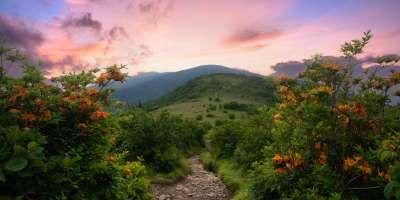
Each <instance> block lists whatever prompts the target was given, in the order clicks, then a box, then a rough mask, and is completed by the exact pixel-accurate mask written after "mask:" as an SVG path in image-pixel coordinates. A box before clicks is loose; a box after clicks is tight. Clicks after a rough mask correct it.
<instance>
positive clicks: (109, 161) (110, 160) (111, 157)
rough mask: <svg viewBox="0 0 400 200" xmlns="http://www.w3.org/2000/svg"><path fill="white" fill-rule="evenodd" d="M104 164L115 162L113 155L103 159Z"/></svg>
mask: <svg viewBox="0 0 400 200" xmlns="http://www.w3.org/2000/svg"><path fill="white" fill-rule="evenodd" d="M105 161H106V162H108V163H109V164H110V163H112V162H114V161H115V156H114V155H108V156H107V157H106V159H105Z"/></svg>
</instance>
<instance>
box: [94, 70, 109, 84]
mask: <svg viewBox="0 0 400 200" xmlns="http://www.w3.org/2000/svg"><path fill="white" fill-rule="evenodd" d="M109 78H110V77H109V74H108V73H101V74H100V76H99V77H97V79H96V83H97V84H99V85H104V84H105V83H106V82H107V81H109Z"/></svg>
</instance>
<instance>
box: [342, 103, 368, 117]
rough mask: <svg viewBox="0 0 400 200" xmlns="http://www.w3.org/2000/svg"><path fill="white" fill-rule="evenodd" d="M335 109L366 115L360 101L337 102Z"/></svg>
mask: <svg viewBox="0 0 400 200" xmlns="http://www.w3.org/2000/svg"><path fill="white" fill-rule="evenodd" d="M337 110H338V111H340V112H342V113H347V112H352V113H354V114H356V115H358V116H360V117H366V116H367V111H366V109H365V108H364V106H363V105H362V104H361V103H360V102H352V103H350V104H339V105H338V106H337Z"/></svg>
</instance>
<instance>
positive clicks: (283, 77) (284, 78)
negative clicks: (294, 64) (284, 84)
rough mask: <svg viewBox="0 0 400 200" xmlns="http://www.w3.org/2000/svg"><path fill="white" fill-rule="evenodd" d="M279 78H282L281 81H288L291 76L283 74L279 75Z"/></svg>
mask: <svg viewBox="0 0 400 200" xmlns="http://www.w3.org/2000/svg"><path fill="white" fill-rule="evenodd" d="M278 80H280V81H287V80H289V77H288V76H286V75H281V76H278Z"/></svg>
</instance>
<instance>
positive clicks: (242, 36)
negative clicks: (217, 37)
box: [223, 29, 283, 46]
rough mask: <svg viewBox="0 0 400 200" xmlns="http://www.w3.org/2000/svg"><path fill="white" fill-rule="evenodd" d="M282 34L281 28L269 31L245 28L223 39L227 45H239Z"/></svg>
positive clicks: (265, 39)
mask: <svg viewBox="0 0 400 200" xmlns="http://www.w3.org/2000/svg"><path fill="white" fill-rule="evenodd" d="M282 35H283V32H282V31H281V30H279V29H273V30H269V31H258V30H251V29H245V30H241V31H238V32H236V33H234V34H232V35H230V36H228V37H226V38H225V39H224V41H223V44H224V45H225V46H237V45H243V44H249V43H255V42H263V41H267V40H271V39H274V38H277V37H280V36H282Z"/></svg>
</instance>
